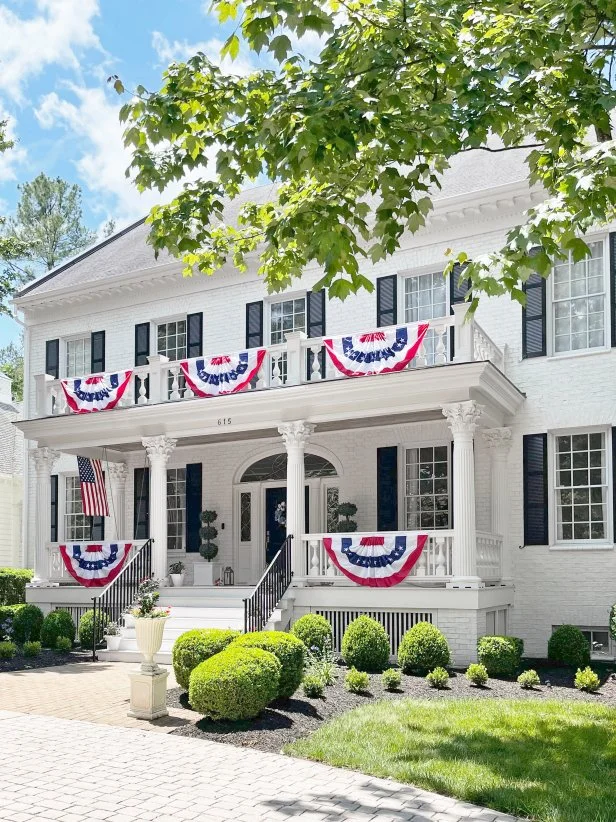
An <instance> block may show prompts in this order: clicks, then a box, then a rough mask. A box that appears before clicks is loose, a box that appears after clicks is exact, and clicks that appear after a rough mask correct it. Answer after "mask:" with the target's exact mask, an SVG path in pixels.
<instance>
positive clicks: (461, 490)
mask: <svg viewBox="0 0 616 822" xmlns="http://www.w3.org/2000/svg"><path fill="white" fill-rule="evenodd" d="M482 411H483V406H481V405H478V404H477V403H476V402H475V401H474V400H468V401H467V402H456V403H451V404H450V405H444V406H443V415H444V416H445V417H447V422H448V423H449V427H450V428H451V433H452V434H453V530H454V538H453V557H452V561H453V579H452V580H451V582H450V583H448V586H447V587H449V588H479V587H481V580H480V578H479V577H478V576H477V529H476V525H475V455H474V453H473V438H474V433H475V428H476V427H477V420H478V419H479V417H480V416H481V412H482Z"/></svg>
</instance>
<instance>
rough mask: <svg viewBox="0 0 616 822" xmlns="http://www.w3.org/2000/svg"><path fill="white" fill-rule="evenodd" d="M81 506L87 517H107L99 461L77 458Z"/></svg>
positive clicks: (105, 493) (107, 506)
mask: <svg viewBox="0 0 616 822" xmlns="http://www.w3.org/2000/svg"><path fill="white" fill-rule="evenodd" d="M77 465H78V467H79V484H80V486H81V504H82V507H83V513H84V514H85V515H86V516H87V517H108V516H109V505H108V504H107V491H106V490H105V477H104V475H103V469H102V467H101V461H100V460H91V459H90V458H89V457H77Z"/></svg>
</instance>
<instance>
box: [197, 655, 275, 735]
mask: <svg viewBox="0 0 616 822" xmlns="http://www.w3.org/2000/svg"><path fill="white" fill-rule="evenodd" d="M279 684H280V662H278V660H277V659H276V657H275V656H274V654H270V652H269V651H262V650H261V649H260V648H242V647H237V646H236V647H230V648H227V649H225V650H224V651H221V652H220V653H218V654H214V656H211V657H210V658H209V659H206V660H205V662H202V663H201V664H200V665H197V667H196V668H195V670H194V671H193V672H192V674H191V675H190V683H189V688H188V700H189V702H190V704H191V706H192V708H193V709H194V710H195V711H198V713H200V714H203V715H204V716H209V717H210V718H211V719H230V720H233V721H237V720H239V719H253V718H254V717H255V716H258V715H259V714H260V713H261V711H262V710H263V709H264V708H265V707H266V706H267V705H269V703H270V702H271V701H272V700H273V699H276V697H277V696H278V687H279Z"/></svg>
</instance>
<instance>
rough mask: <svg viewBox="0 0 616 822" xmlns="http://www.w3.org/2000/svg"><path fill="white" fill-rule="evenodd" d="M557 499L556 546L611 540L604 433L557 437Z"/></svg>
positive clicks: (555, 473)
mask: <svg viewBox="0 0 616 822" xmlns="http://www.w3.org/2000/svg"><path fill="white" fill-rule="evenodd" d="M554 496H555V500H554V502H555V511H556V517H555V519H556V542H557V543H567V542H570V543H580V542H582V543H586V542H599V543H605V542H607V541H608V539H610V528H609V514H608V499H609V485H608V450H607V433H606V432H605V431H594V432H582V433H570V434H569V433H566V434H556V435H555V436H554Z"/></svg>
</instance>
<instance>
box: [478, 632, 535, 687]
mask: <svg viewBox="0 0 616 822" xmlns="http://www.w3.org/2000/svg"><path fill="white" fill-rule="evenodd" d="M523 653H524V642H523V640H521V639H520V638H519V637H517V636H482V637H480V639H479V641H478V642H477V658H478V660H479V662H480V663H481V664H482V665H485V667H486V670H487V672H488V674H489V675H490V676H505V677H512V676H515V674H516V673H517V670H518V668H519V667H520V664H521V662H522V654H523Z"/></svg>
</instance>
